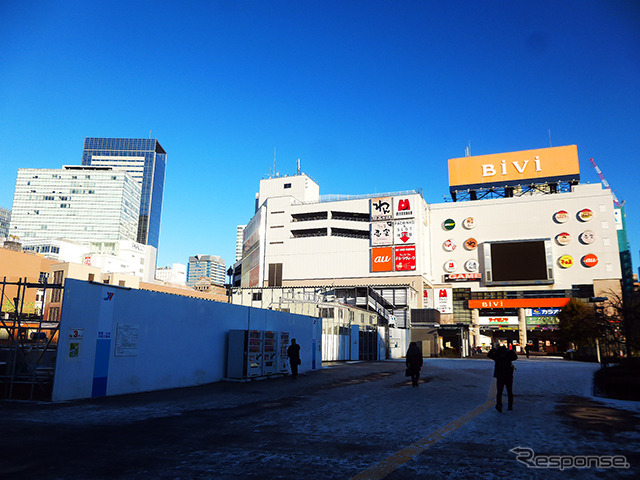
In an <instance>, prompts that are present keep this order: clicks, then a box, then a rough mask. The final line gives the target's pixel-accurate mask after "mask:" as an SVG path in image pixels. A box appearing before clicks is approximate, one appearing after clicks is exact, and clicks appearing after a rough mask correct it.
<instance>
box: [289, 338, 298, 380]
mask: <svg viewBox="0 0 640 480" xmlns="http://www.w3.org/2000/svg"><path fill="white" fill-rule="evenodd" d="M287 357H289V365H291V376H292V377H293V378H296V377H297V376H298V365H300V363H301V362H300V345H298V344H297V343H296V339H295V338H292V339H291V345H289V348H287Z"/></svg>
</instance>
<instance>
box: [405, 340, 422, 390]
mask: <svg viewBox="0 0 640 480" xmlns="http://www.w3.org/2000/svg"><path fill="white" fill-rule="evenodd" d="M405 363H406V365H407V373H408V374H409V375H410V376H411V386H413V387H417V386H418V379H419V378H420V369H421V368H422V352H421V351H420V349H419V348H418V344H417V343H416V342H411V343H410V344H409V349H408V350H407V355H406V360H405Z"/></svg>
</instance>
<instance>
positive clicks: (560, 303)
mask: <svg viewBox="0 0 640 480" xmlns="http://www.w3.org/2000/svg"><path fill="white" fill-rule="evenodd" d="M567 303H569V299H568V298H495V299H489V300H469V308H553V307H556V308H558V307H559V308H562V307H564V306H565V305H566V304H567Z"/></svg>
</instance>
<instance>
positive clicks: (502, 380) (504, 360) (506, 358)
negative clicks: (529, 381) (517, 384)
mask: <svg viewBox="0 0 640 480" xmlns="http://www.w3.org/2000/svg"><path fill="white" fill-rule="evenodd" d="M487 357H489V358H490V359H491V360H493V361H494V362H495V366H494V368H493V376H494V377H495V378H496V387H497V395H496V410H498V412H500V413H502V391H503V390H504V387H507V398H508V401H509V404H508V408H509V410H513V370H514V367H513V364H512V363H511V362H513V361H514V360H517V359H518V355H517V354H516V352H515V351H514V350H509V349H507V347H505V346H504V345H502V346H500V347H498V348H496V347H493V348H492V349H491V350H489V353H488V354H487Z"/></svg>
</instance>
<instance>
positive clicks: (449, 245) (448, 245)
mask: <svg viewBox="0 0 640 480" xmlns="http://www.w3.org/2000/svg"><path fill="white" fill-rule="evenodd" d="M442 246H443V247H444V249H445V250H446V251H447V252H453V251H454V250H455V249H456V247H457V246H458V245H456V242H454V241H453V240H451V239H449V240H446V241H445V242H444V243H443V244H442Z"/></svg>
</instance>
